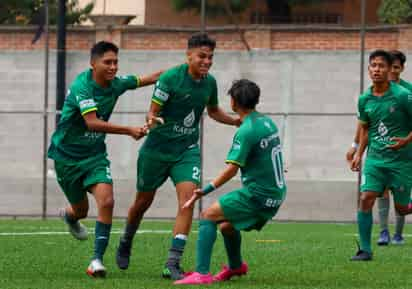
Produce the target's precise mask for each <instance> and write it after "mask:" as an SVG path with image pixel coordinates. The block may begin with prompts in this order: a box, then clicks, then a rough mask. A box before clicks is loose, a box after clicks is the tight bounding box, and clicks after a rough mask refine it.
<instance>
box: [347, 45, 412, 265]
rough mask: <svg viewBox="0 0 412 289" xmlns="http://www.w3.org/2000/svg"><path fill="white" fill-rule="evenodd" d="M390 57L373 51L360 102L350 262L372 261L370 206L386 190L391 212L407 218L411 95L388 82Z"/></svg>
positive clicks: (411, 169)
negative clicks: (355, 230) (355, 235)
mask: <svg viewBox="0 0 412 289" xmlns="http://www.w3.org/2000/svg"><path fill="white" fill-rule="evenodd" d="M391 66H392V56H391V55H390V54H389V53H388V52H386V51H384V50H376V51H374V52H372V53H371V55H370V56H369V66H368V71H369V76H370V78H371V80H372V82H373V84H372V86H371V87H370V88H369V89H368V90H367V91H366V92H365V93H364V94H362V95H361V97H360V98H359V101H358V118H359V123H360V126H361V127H360V134H359V135H360V137H359V141H360V142H359V148H358V150H357V152H356V154H355V157H354V159H353V161H352V163H351V168H352V170H354V171H356V170H359V166H360V164H361V160H362V156H363V153H364V152H365V149H366V147H368V153H367V156H366V161H365V165H364V168H363V170H362V181H361V193H362V194H361V197H360V204H359V211H358V227H359V235H360V249H359V251H358V252H357V254H356V255H355V256H353V257H352V260H353V261H369V260H372V248H371V233H372V223H373V220H372V207H373V204H374V202H375V200H376V198H377V197H380V196H382V194H383V193H384V191H385V190H386V189H390V190H391V192H392V194H393V198H394V203H395V209H396V210H397V211H398V212H399V214H400V215H406V214H410V213H411V212H412V209H411V207H410V206H408V205H409V203H410V191H411V188H412V162H411V158H412V144H411V143H410V142H411V141H412V133H411V125H410V124H411V123H412V94H411V92H410V91H408V90H407V89H405V88H403V87H402V86H400V85H398V84H396V83H394V82H390V81H389V73H390V71H391Z"/></svg>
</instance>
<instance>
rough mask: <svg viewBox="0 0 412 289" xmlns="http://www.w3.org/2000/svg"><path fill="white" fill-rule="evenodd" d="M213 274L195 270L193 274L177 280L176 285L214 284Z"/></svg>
mask: <svg viewBox="0 0 412 289" xmlns="http://www.w3.org/2000/svg"><path fill="white" fill-rule="evenodd" d="M212 283H213V276H212V274H210V273H208V274H200V273H198V272H193V273H192V274H190V275H188V276H186V277H184V278H183V279H181V280H177V281H175V282H174V283H173V284H175V285H201V284H212Z"/></svg>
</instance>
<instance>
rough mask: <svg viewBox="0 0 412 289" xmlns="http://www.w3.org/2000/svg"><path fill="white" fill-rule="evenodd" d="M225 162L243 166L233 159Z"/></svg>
mask: <svg viewBox="0 0 412 289" xmlns="http://www.w3.org/2000/svg"><path fill="white" fill-rule="evenodd" d="M226 163H228V164H235V165H237V166H239V167H243V166H244V164H241V163H239V162H237V161H234V160H226Z"/></svg>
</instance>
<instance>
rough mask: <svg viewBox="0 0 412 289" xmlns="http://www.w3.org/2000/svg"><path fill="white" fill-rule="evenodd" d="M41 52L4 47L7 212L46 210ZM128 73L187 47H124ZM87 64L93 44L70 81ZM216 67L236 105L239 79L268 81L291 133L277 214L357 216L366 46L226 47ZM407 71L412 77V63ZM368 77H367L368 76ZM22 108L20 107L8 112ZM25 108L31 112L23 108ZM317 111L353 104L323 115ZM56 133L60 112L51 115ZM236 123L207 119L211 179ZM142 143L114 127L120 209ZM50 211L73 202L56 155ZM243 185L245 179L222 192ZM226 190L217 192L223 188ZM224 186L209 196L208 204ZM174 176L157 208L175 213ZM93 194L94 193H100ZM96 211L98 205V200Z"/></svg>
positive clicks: (134, 105)
mask: <svg viewBox="0 0 412 289" xmlns="http://www.w3.org/2000/svg"><path fill="white" fill-rule="evenodd" d="M43 54H44V53H43V52H42V51H31V52H14V51H2V52H1V54H0V91H1V97H0V111H3V112H2V113H0V122H1V123H2V125H1V126H0V161H1V164H0V181H1V182H2V184H3V185H2V189H1V194H2V202H0V215H40V214H41V212H42V206H41V204H42V198H41V196H42V183H41V178H42V151H43V145H42V138H43V122H42V115H41V114H39V113H25V111H33V112H35V111H37V112H39V111H41V110H42V109H43V104H44V91H43V90H44V89H43V83H44V75H43V74H44V72H43V68H44V62H43V61H44V56H43ZM120 57H121V59H120V74H127V73H137V74H145V73H150V72H152V71H155V70H158V69H162V68H168V67H171V66H174V65H176V64H179V63H182V62H183V61H184V53H183V51H171V52H168V51H157V52H156V51H150V52H149V51H122V52H121V55H120ZM55 60H56V58H55V52H54V51H52V54H51V60H50V74H49V77H50V86H49V95H50V101H49V102H50V111H54V107H55V70H56V61H55ZM87 67H88V53H86V52H80V51H79V52H69V53H68V55H67V81H68V83H70V81H72V80H73V78H74V77H75V75H76V74H78V73H79V72H81V71H82V70H84V69H86V68H87ZM212 73H213V74H214V75H215V76H216V78H217V80H218V86H219V94H220V98H219V101H220V103H221V105H222V107H223V108H224V109H225V110H229V98H228V96H227V95H226V93H225V92H226V91H227V89H228V88H229V86H230V84H231V82H232V80H234V79H238V78H249V79H251V80H254V81H256V82H257V83H258V84H259V85H260V87H261V90H262V97H261V103H260V107H259V110H261V111H263V112H269V113H280V112H285V113H287V112H289V113H298V115H296V114H292V115H289V116H288V117H286V118H285V117H283V116H277V115H274V116H273V119H274V120H275V121H276V123H277V124H278V126H279V128H280V130H281V133H282V136H283V137H282V138H283V144H284V154H285V162H286V167H287V169H288V173H287V181H288V186H289V191H288V196H287V200H286V202H285V204H284V206H283V207H282V208H281V210H280V212H279V214H278V216H277V218H278V219H287V220H324V221H353V220H354V219H355V209H356V190H357V189H356V178H357V176H356V175H355V174H353V173H352V172H350V171H349V170H348V168H347V165H346V163H345V161H344V154H345V151H346V150H347V148H348V146H349V145H350V143H351V141H352V137H353V132H354V127H355V115H354V113H355V108H356V99H357V97H358V92H359V52H356V51H353V52H339V51H334V52H323V51H322V52H277V51H265V50H262V51H254V52H253V53H251V54H247V53H243V52H223V51H217V52H216V54H215V60H214V65H213V68H212ZM405 78H406V79H411V78H412V75H411V73H410V71H406V72H405ZM366 79H367V78H366ZM151 90H152V88H142V89H138V90H136V91H132V92H128V93H127V94H125V95H123V96H122V97H121V98H120V101H119V103H118V105H117V109H116V111H117V112H125V111H146V110H147V108H148V107H149V103H150V96H151ZM4 111H14V112H15V113H4ZM16 111H20V112H22V113H16ZM316 113H332V114H333V113H348V114H350V113H353V115H322V116H316V115H313V114H316ZM49 117H50V119H49V125H48V127H49V136H50V134H51V133H52V131H53V128H54V114H53V113H50V114H49ZM111 121H112V122H114V123H119V124H137V125H139V124H142V123H143V121H144V114H142V113H141V114H125V113H123V114H120V113H115V114H114V115H113V117H112V119H111ZM234 131H235V128H233V127H226V126H223V125H221V124H217V123H215V122H213V121H211V120H210V119H209V118H207V119H206V121H205V138H204V140H205V143H204V145H205V152H204V178H205V181H207V180H210V179H211V178H213V177H214V176H215V175H216V174H217V173H218V172H219V171H220V169H221V168H222V167H223V165H224V162H223V161H224V158H225V155H226V152H227V150H228V148H229V145H230V143H231V138H232V135H233V133H234ZM139 146H140V142H138V143H136V142H134V141H133V140H132V139H131V138H129V137H126V136H108V148H109V155H110V158H111V160H112V170H113V176H114V179H115V198H116V208H115V215H116V216H124V215H125V214H126V213H127V207H128V205H129V203H130V201H131V200H133V197H134V192H135V179H136V177H135V176H136V157H137V150H138V148H139ZM48 167H49V173H48V202H47V204H48V211H47V213H48V214H49V215H55V214H56V213H57V209H58V208H59V207H61V206H63V205H64V204H65V203H66V201H65V199H64V197H63V194H62V192H61V191H60V189H59V188H58V186H57V184H56V180H55V176H54V172H53V163H52V162H50V161H49V163H48ZM237 186H239V182H238V179H237V180H236V181H233V182H230V183H229V184H227V185H226V186H224V187H223V188H222V189H220V190H219V193H222V192H227V191H229V190H231V189H233V188H236V187H237ZM219 193H218V194H219ZM218 194H214V195H213V194H212V196H210V197H208V198H207V199H206V200H205V204H206V205H207V204H209V203H210V202H211V201H212V200H214V199H215V198H216V196H217V195H218ZM175 199H176V197H175V193H174V190H173V187H172V186H171V185H170V183H167V184H166V185H164V186H163V187H162V188H161V189H160V191H159V192H158V195H157V199H156V200H155V203H154V205H153V207H152V208H151V209H150V211H149V212H148V213H147V216H151V217H173V216H174V214H175V212H176V201H175ZM92 203H93V202H92ZM92 213H93V214H95V208H94V204H93V205H92Z"/></svg>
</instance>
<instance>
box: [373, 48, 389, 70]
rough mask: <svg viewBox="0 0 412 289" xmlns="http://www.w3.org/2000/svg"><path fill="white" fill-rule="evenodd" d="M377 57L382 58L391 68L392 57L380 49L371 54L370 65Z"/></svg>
mask: <svg viewBox="0 0 412 289" xmlns="http://www.w3.org/2000/svg"><path fill="white" fill-rule="evenodd" d="M376 57H382V58H383V59H384V60H385V61H386V63H388V65H389V66H391V65H392V63H393V58H392V55H391V54H390V53H389V52H387V51H386V50H383V49H378V50H375V51H373V52H372V53H371V54H369V63H371V61H372V60H373V59H375V58H376Z"/></svg>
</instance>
